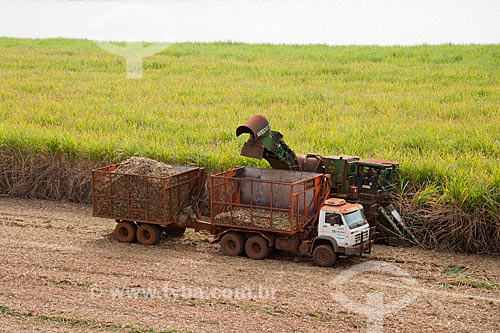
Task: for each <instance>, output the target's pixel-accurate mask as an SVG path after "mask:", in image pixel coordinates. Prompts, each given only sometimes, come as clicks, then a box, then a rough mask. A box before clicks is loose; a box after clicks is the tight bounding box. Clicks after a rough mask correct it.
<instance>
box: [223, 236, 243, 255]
mask: <svg viewBox="0 0 500 333" xmlns="http://www.w3.org/2000/svg"><path fill="white" fill-rule="evenodd" d="M220 249H221V250H222V253H224V254H225V255H228V256H239V255H242V254H243V251H245V237H243V235H241V234H239V233H236V232H229V233H227V234H225V235H224V236H222V239H221V241H220Z"/></svg>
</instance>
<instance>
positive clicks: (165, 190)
mask: <svg viewBox="0 0 500 333" xmlns="http://www.w3.org/2000/svg"><path fill="white" fill-rule="evenodd" d="M119 166H120V164H113V165H110V166H106V167H103V168H99V169H96V170H93V171H92V214H93V216H96V217H104V218H111V219H114V220H116V221H117V222H118V224H117V226H116V229H115V235H116V237H117V238H118V240H119V241H123V242H133V241H135V240H138V241H139V242H140V243H143V244H155V243H157V242H158V241H159V238H160V236H161V233H162V232H163V231H166V232H167V233H170V234H172V235H180V234H182V233H183V232H184V230H185V224H187V223H188V221H190V220H193V219H196V218H197V217H198V211H199V209H198V204H199V202H200V198H201V197H202V195H203V192H204V189H205V182H206V178H207V173H206V171H205V169H204V168H200V167H188V166H173V168H174V169H175V170H177V171H179V172H178V173H176V174H173V175H170V176H165V177H158V176H145V175H138V174H131V173H121V172H119V168H118V167H119Z"/></svg>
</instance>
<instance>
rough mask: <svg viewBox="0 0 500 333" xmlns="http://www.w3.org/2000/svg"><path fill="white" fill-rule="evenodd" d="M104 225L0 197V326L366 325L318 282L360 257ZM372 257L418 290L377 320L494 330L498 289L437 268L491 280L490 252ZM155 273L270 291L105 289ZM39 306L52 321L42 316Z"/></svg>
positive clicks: (405, 326)
mask: <svg viewBox="0 0 500 333" xmlns="http://www.w3.org/2000/svg"><path fill="white" fill-rule="evenodd" d="M47 221H48V222H47ZM48 224H49V225H50V227H48V228H47V227H46V226H47V225H48ZM113 227H114V222H113V221H109V220H103V219H96V218H92V217H91V216H90V209H89V208H88V206H82V205H73V204H67V203H64V204H60V203H56V202H44V201H32V200H16V199H11V198H0V246H1V247H2V249H1V251H2V253H5V254H6V255H4V256H3V258H2V260H1V262H0V272H1V273H0V306H4V307H8V308H9V309H11V310H12V311H14V312H15V313H18V314H21V315H18V316H16V315H9V314H8V313H0V317H1V320H2V322H4V321H5V325H4V328H3V329H6V330H7V331H9V332H12V331H19V330H22V331H30V330H40V331H58V332H64V331H68V332H69V331H71V332H73V331H76V332H95V331H106V330H108V328H109V327H112V328H116V329H119V328H121V329H122V330H125V331H126V330H127V329H129V328H130V327H132V326H134V325H136V326H137V325H139V326H140V325H143V326H142V327H148V328H154V329H156V330H161V329H163V330H167V329H171V328H173V327H177V328H179V329H180V330H193V331H200V332H205V331H207V332H218V331H222V330H224V331H228V332H237V331H254V332H257V331H264V332H265V331H273V332H285V331H290V329H291V328H293V329H294V330H295V331H297V332H309V331H312V330H323V331H333V330H335V331H344V332H359V331H365V329H366V324H365V317H363V316H359V315H356V314H354V313H352V312H350V311H347V310H346V309H344V308H343V307H342V306H341V305H339V304H337V303H335V302H334V301H333V299H332V298H331V297H330V294H329V293H330V291H331V290H332V286H331V285H329V281H330V280H331V279H332V278H333V277H335V276H337V275H338V274H340V273H341V272H342V271H343V270H345V269H348V268H349V267H351V266H352V265H354V264H356V263H359V262H361V261H364V260H368V259H362V260H360V259H357V258H355V259H350V260H343V261H341V262H340V263H339V265H338V266H336V267H332V268H320V267H315V266H313V265H312V263H311V261H310V259H303V258H298V257H292V256H289V255H279V254H278V255H274V256H273V258H272V259H268V260H264V261H252V260H250V259H247V258H243V257H237V258H235V257H225V256H223V255H222V254H221V253H220V252H219V249H218V246H216V245H211V244H208V243H207V242H206V236H204V235H202V236H200V235H198V234H195V233H192V232H188V233H187V234H186V235H185V237H183V238H181V239H179V240H174V239H166V240H163V241H162V243H161V244H160V245H159V246H154V247H146V246H141V245H137V244H120V243H117V242H116V241H115V240H113V239H110V238H111V237H110V232H111V231H112V229H113ZM12 235H16V237H12ZM372 257H373V258H376V259H378V260H384V261H387V262H393V263H395V264H396V265H398V266H400V267H401V268H402V269H404V270H406V271H408V272H409V273H410V274H411V275H412V276H414V277H415V278H416V279H417V281H418V284H419V286H418V289H417V291H418V292H419V293H420V296H419V298H417V300H416V301H415V302H413V303H412V304H410V305H409V306H408V307H407V308H405V309H402V310H401V311H399V312H398V313H395V314H392V315H388V316H387V317H386V318H385V319H384V328H385V331H387V332H390V331H432V332H448V331H452V330H454V331H458V332H460V331H463V332H466V331H476V332H496V331H499V330H500V326H499V323H498V318H500V310H499V308H500V306H499V303H498V299H499V292H498V289H496V290H492V291H487V290H480V289H476V288H468V287H466V286H464V287H459V288H455V289H453V290H452V291H447V290H443V289H442V288H440V283H441V282H442V281H443V277H442V276H441V275H440V272H441V270H442V268H443V267H444V266H445V265H447V264H450V263H460V264H463V265H464V266H467V267H470V269H471V270H475V271H477V270H481V269H482V270H483V271H482V273H483V274H484V275H485V276H487V277H488V278H489V279H490V280H492V281H498V275H499V274H498V272H500V264H499V262H498V261H499V260H498V258H495V257H490V256H470V255H457V254H450V253H438V252H433V251H425V250H421V249H414V248H410V249H401V248H397V249H395V248H388V247H379V246H377V247H375V250H374V253H373V255H372ZM165 282H168V283H169V285H170V287H172V288H180V287H182V286H187V287H190V288H195V287H200V288H204V289H206V290H210V288H238V287H241V286H245V287H249V288H251V289H252V290H258V287H259V286H260V287H266V288H273V287H274V288H276V289H277V292H276V297H275V298H272V299H266V300H258V299H246V300H235V299H224V298H214V299H202V298H199V299H198V298H188V297H186V298H182V297H180V298H178V299H173V298H172V297H169V296H165V295H161V294H160V296H161V297H156V298H154V297H153V298H148V297H146V296H144V297H135V298H134V297H130V298H129V297H128V296H125V297H121V298H120V297H113V295H112V291H113V290H115V291H116V290H119V289H120V288H121V289H126V288H149V287H150V288H157V289H158V290H160V291H161V288H162V287H163V286H164V283H165ZM94 284H98V285H99V286H100V287H101V288H103V289H104V290H105V291H107V292H106V293H105V294H103V295H101V297H92V294H91V293H89V288H91V287H92V285H94ZM333 290H342V291H343V292H345V293H346V294H348V295H349V296H350V297H352V298H353V299H355V300H358V301H359V302H361V303H363V302H364V301H365V300H364V294H366V293H367V292H384V293H385V294H386V295H387V298H386V301H392V300H396V299H398V297H401V296H402V295H404V293H407V292H408V291H409V289H408V287H405V286H404V285H403V284H401V281H399V280H398V278H397V277H392V276H389V275H384V274H372V275H368V276H364V275H362V276H360V277H358V278H357V279H356V280H355V281H352V282H350V283H348V284H346V285H345V286H342V288H340V287H335V286H333ZM360 291H362V294H361V295H360ZM471 309H474V311H471ZM24 314H27V315H26V316H24ZM45 317H50V318H53V319H54V320H50V319H49V320H42V319H41V318H45ZM64 318H66V319H67V320H64ZM58 320H60V322H59V321H58ZM72 322H73V324H71V323H72ZM75 323H78V324H75ZM99 325H103V327H99ZM105 325H109V327H106V326H105ZM127 325H128V326H127ZM127 327H128V328H127Z"/></svg>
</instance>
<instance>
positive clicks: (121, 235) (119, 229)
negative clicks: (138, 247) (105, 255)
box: [115, 221, 137, 243]
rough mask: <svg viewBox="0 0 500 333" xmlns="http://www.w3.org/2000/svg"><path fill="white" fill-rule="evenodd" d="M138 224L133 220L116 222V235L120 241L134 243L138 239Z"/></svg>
mask: <svg viewBox="0 0 500 333" xmlns="http://www.w3.org/2000/svg"><path fill="white" fill-rule="evenodd" d="M136 232H137V225H136V224H135V223H134V222H131V221H121V222H118V223H117V224H116V227H115V236H116V239H117V240H118V241H119V242H122V243H133V242H135V241H136Z"/></svg>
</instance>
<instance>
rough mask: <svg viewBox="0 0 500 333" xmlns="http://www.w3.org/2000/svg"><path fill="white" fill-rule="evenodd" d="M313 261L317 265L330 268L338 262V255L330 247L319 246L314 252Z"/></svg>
mask: <svg viewBox="0 0 500 333" xmlns="http://www.w3.org/2000/svg"><path fill="white" fill-rule="evenodd" d="M313 259H314V262H315V263H316V265H318V266H322V267H329V266H333V264H335V262H336V261H337V254H335V252H334V251H333V249H332V247H331V246H330V245H326V244H323V245H318V246H317V247H316V248H315V249H314V251H313Z"/></svg>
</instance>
